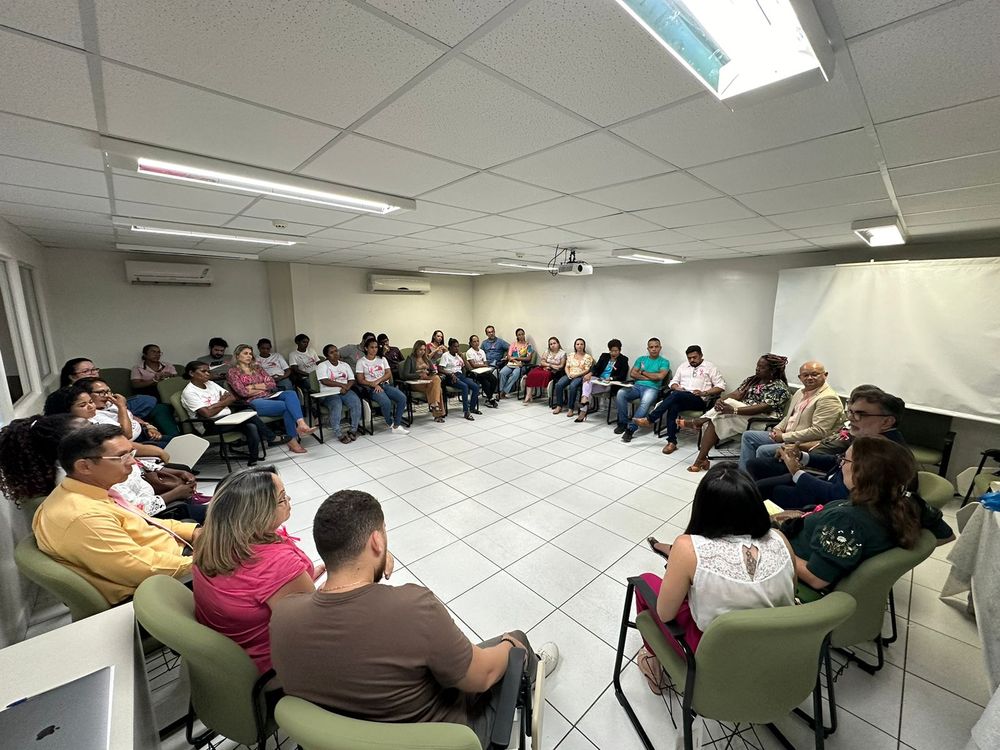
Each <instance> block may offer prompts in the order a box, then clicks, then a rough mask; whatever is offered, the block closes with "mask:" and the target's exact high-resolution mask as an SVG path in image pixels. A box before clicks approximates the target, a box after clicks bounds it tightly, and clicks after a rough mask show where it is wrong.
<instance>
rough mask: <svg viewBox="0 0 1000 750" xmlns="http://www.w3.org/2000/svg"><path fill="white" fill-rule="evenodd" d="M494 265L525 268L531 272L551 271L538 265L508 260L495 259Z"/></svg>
mask: <svg viewBox="0 0 1000 750" xmlns="http://www.w3.org/2000/svg"><path fill="white" fill-rule="evenodd" d="M493 263H494V265H497V266H506V267H507V268H524V269H527V270H529V271H550V270H552V269H550V268H549V267H548V266H540V265H538V264H537V263H527V262H526V261H523V260H510V259H508V258H494V259H493Z"/></svg>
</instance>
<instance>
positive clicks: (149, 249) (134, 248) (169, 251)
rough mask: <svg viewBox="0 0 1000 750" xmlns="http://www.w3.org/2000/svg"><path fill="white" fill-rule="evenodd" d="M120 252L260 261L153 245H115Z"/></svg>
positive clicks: (254, 257) (246, 256)
mask: <svg viewBox="0 0 1000 750" xmlns="http://www.w3.org/2000/svg"><path fill="white" fill-rule="evenodd" d="M115 247H116V248H117V249H118V250H128V251H130V252H134V253H156V254H159V255H188V256H193V257H196V258H228V259H229V260H260V256H258V255H254V254H253V253H225V252H222V251H221V250H200V249H186V248H181V247H156V246H153V245H126V244H123V243H117V244H115Z"/></svg>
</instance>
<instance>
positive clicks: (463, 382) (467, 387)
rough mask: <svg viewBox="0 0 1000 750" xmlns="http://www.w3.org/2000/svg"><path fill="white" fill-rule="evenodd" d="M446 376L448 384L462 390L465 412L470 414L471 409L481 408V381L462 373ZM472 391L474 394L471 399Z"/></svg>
mask: <svg viewBox="0 0 1000 750" xmlns="http://www.w3.org/2000/svg"><path fill="white" fill-rule="evenodd" d="M444 377H445V383H446V384H447V385H450V386H452V387H453V388H458V390H459V391H460V392H461V394H462V411H463V412H465V413H466V414H468V413H469V409H478V408H479V383H477V382H476V381H475V380H473V379H472V378H470V377H468V376H466V375H463V374H462V373H456V374H454V375H445V376H444ZM470 393H471V394H472V398H471V399H470V398H469V394H470Z"/></svg>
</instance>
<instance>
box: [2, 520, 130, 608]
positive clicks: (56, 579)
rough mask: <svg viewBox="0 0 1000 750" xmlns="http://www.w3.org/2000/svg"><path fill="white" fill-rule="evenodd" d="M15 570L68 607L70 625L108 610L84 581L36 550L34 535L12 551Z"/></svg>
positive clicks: (99, 594) (86, 581) (101, 599)
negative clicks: (15, 565) (71, 619)
mask: <svg viewBox="0 0 1000 750" xmlns="http://www.w3.org/2000/svg"><path fill="white" fill-rule="evenodd" d="M14 561H15V562H16V563H17V569H18V570H20V571H21V574H22V575H23V576H24V577H25V578H27V579H28V580H30V581H33V582H34V583H37V584H38V585H39V586H41V587H42V588H43V589H45V590H46V591H48V592H49V593H50V594H52V595H53V596H54V597H55V598H56V599H58V600H59V601H61V602H62V603H63V604H65V605H66V606H67V607H69V613H70V616H71V617H72V618H73V622H76V621H77V620H82V619H84V618H85V617H90V616H91V615H96V614H98V613H99V612H104V611H105V610H108V609H111V605H110V604H108V601H107V599H105V598H104V596H103V595H102V594H101V592H100V591H98V590H97V589H96V588H94V586H93V585H92V584H91V583H90V581H88V580H87V579H85V578H83V577H82V576H80V575H79V574H78V573H76V572H75V571H73V570H71V569H70V568H67V567H66V566H65V565H63V564H62V563H60V562H57V561H56V560H53V559H52V558H51V557H49V556H48V555H47V554H45V553H44V552H42V551H41V550H40V549H39V548H38V542H37V541H35V535H34V534H28V535H27V536H26V537H24V539H22V540H21V541H20V542H18V543H17V547H15V548H14Z"/></svg>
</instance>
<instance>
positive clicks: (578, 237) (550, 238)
mask: <svg viewBox="0 0 1000 750" xmlns="http://www.w3.org/2000/svg"><path fill="white" fill-rule="evenodd" d="M511 239H512V240H516V241H518V242H527V243H531V244H533V245H535V246H536V248H535V249H536V250H537V251H538V252H542V251H548V252H549V253H551V252H552V250H551V248H553V247H555V246H556V245H567V244H580V243H583V242H586V241H587V239H588V238H587V237H586V236H584V235H582V234H578V233H577V232H571V231H570V230H569V229H568V228H566V227H561V228H558V227H549V228H547V229H536V230H534V231H533V232H525V233H524V234H516V235H514V236H513V237H511ZM525 252H526V253H530V252H532V250H531V249H526V250H525Z"/></svg>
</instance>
